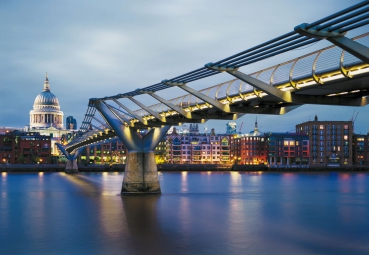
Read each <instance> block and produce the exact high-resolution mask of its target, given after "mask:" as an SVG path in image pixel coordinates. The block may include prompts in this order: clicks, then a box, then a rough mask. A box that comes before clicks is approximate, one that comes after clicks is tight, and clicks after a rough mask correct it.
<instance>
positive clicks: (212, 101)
mask: <svg viewBox="0 0 369 255" xmlns="http://www.w3.org/2000/svg"><path fill="white" fill-rule="evenodd" d="M162 83H163V84H166V85H170V86H177V87H179V88H181V89H183V90H184V91H187V92H188V93H190V94H191V95H194V96H195V97H197V98H200V99H201V100H202V101H204V102H205V103H208V104H210V105H211V106H213V107H215V108H217V109H219V110H221V111H223V112H227V113H230V112H231V111H230V109H229V105H227V104H222V103H221V102H219V101H218V100H216V99H214V98H211V97H209V96H207V95H204V94H203V93H201V92H198V91H197V90H195V89H193V88H190V87H188V86H186V84H184V83H178V82H169V81H167V80H164V81H162Z"/></svg>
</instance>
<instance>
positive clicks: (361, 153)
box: [352, 134, 369, 166]
mask: <svg viewBox="0 0 369 255" xmlns="http://www.w3.org/2000/svg"><path fill="white" fill-rule="evenodd" d="M352 141H353V142H352V147H353V148H352V150H353V151H352V158H353V164H354V165H357V166H368V165H369V134H366V135H357V134H355V135H353V137H352Z"/></svg>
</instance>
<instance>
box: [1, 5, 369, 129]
mask: <svg viewBox="0 0 369 255" xmlns="http://www.w3.org/2000/svg"><path fill="white" fill-rule="evenodd" d="M358 2H361V1H355V0H310V1H296V0H283V1H282V0H278V1H271V0H269V1H267V0H259V1H247V0H234V1H232V0H230V1H217V0H196V1H195V0H186V1H185V0H178V1H177V0H168V1H148V0H142V1H86V0H85V1H67V0H65V1H0V33H1V41H0V45H1V47H0V59H1V61H0V66H1V68H0V70H1V71H0V89H1V90H0V126H8V127H24V126H25V125H27V124H29V111H30V110H31V109H32V106H33V102H34V99H35V97H36V96H37V95H38V94H39V93H40V92H42V88H43V82H44V79H45V73H46V72H48V75H49V81H50V88H51V92H52V93H54V94H55V95H56V96H57V98H58V99H59V103H60V105H61V110H62V111H63V112H64V121H65V118H66V117H67V116H70V115H72V116H74V117H75V118H76V119H77V122H78V126H80V124H81V122H82V120H83V116H84V114H85V111H86V109H87V103H88V99H89V98H93V97H103V96H111V95H115V94H118V93H124V92H128V91H131V90H134V89H136V88H143V87H146V86H149V85H152V84H155V83H158V82H160V81H162V80H164V79H170V78H173V77H175V76H178V75H180V74H183V73H186V72H188V71H192V70H194V69H197V68H199V67H202V66H204V64H206V63H209V62H215V61H217V60H219V59H222V58H225V57H227V56H229V55H232V54H235V53H237V52H240V51H243V50H245V49H248V48H250V47H252V46H255V45H257V44H260V43H263V42H265V41H267V40H269V39H273V38H275V37H277V36H280V35H282V34H284V33H287V32H290V31H292V30H293V28H294V27H295V26H296V25H299V24H301V23H305V22H306V23H310V22H313V21H316V20H318V19H321V18H323V17H325V16H328V15H330V14H332V13H335V12H337V11H340V10H342V9H344V8H347V7H349V6H351V5H353V4H356V3H358ZM367 31H368V26H365V27H363V28H360V29H357V30H354V31H351V32H349V33H348V34H347V36H348V37H350V38H351V37H354V36H356V35H359V34H362V33H364V32H367ZM328 45H330V44H329V43H328V42H326V41H321V42H318V43H316V44H315V45H312V46H311V47H307V48H305V49H301V50H294V51H292V52H289V53H288V54H284V55H280V56H277V57H274V58H272V59H267V60H265V61H262V62H259V63H256V64H254V65H251V66H247V67H244V68H242V69H241V71H244V72H246V73H251V72H254V71H257V70H260V69H264V68H267V67H269V66H272V65H274V64H278V63H280V62H283V61H286V60H289V59H292V58H295V57H298V56H301V55H303V54H306V53H309V52H311V51H314V50H317V49H320V48H323V47H326V46H328ZM231 79H232V77H231V76H230V75H227V74H220V75H216V76H213V77H211V78H207V79H202V80H199V81H197V82H194V83H190V84H188V85H189V86H190V87H193V88H197V89H201V88H205V87H210V86H212V85H216V84H218V83H221V82H225V81H227V80H231ZM181 94H183V93H181ZM159 95H161V96H163V97H165V98H166V99H171V98H173V97H174V96H178V95H180V94H178V92H177V91H175V92H168V91H163V92H160V93H159ZM138 99H139V98H138ZM142 100H143V101H144V103H145V104H147V105H150V104H154V103H155V102H156V101H154V100H148V99H142ZM368 107H369V106H366V107H339V106H329V107H328V106H312V105H305V106H301V107H299V108H297V109H296V110H294V111H292V112H290V113H288V114H286V115H284V116H270V115H258V116H257V118H258V122H259V127H260V130H261V131H264V132H265V131H293V130H294V129H295V125H296V124H298V123H301V122H304V121H308V120H309V119H311V120H312V119H313V118H314V116H315V115H318V117H319V120H349V119H350V118H351V117H352V115H353V112H354V111H358V112H359V114H358V117H357V119H356V122H355V132H356V133H367V132H368V125H369V118H368V115H369V112H368ZM132 109H137V108H136V107H132ZM255 117H256V115H245V116H244V117H242V118H240V119H239V120H237V123H238V125H240V124H241V123H242V122H243V123H244V124H243V129H242V131H243V132H249V131H251V130H252V129H253V126H254V122H255ZM226 122H227V121H208V124H207V126H208V128H209V129H210V128H215V130H216V132H225V124H226ZM200 131H201V132H202V131H203V127H202V130H200Z"/></svg>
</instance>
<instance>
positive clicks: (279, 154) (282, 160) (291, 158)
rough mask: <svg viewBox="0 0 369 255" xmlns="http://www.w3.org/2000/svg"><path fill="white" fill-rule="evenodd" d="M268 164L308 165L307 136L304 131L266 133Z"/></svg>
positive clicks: (308, 143)
mask: <svg viewBox="0 0 369 255" xmlns="http://www.w3.org/2000/svg"><path fill="white" fill-rule="evenodd" d="M265 139H266V141H267V144H268V145H267V146H268V148H267V151H268V163H269V165H270V166H277V165H280V166H289V165H297V166H298V165H309V163H310V161H309V156H310V154H309V145H310V142H309V136H308V135H306V134H304V133H267V134H266V135H265Z"/></svg>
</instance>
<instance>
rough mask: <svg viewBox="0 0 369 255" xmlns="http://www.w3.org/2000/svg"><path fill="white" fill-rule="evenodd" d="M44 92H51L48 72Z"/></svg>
mask: <svg viewBox="0 0 369 255" xmlns="http://www.w3.org/2000/svg"><path fill="white" fill-rule="evenodd" d="M43 91H50V84H49V78H48V76H47V72H46V78H45V82H44V90H43Z"/></svg>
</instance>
